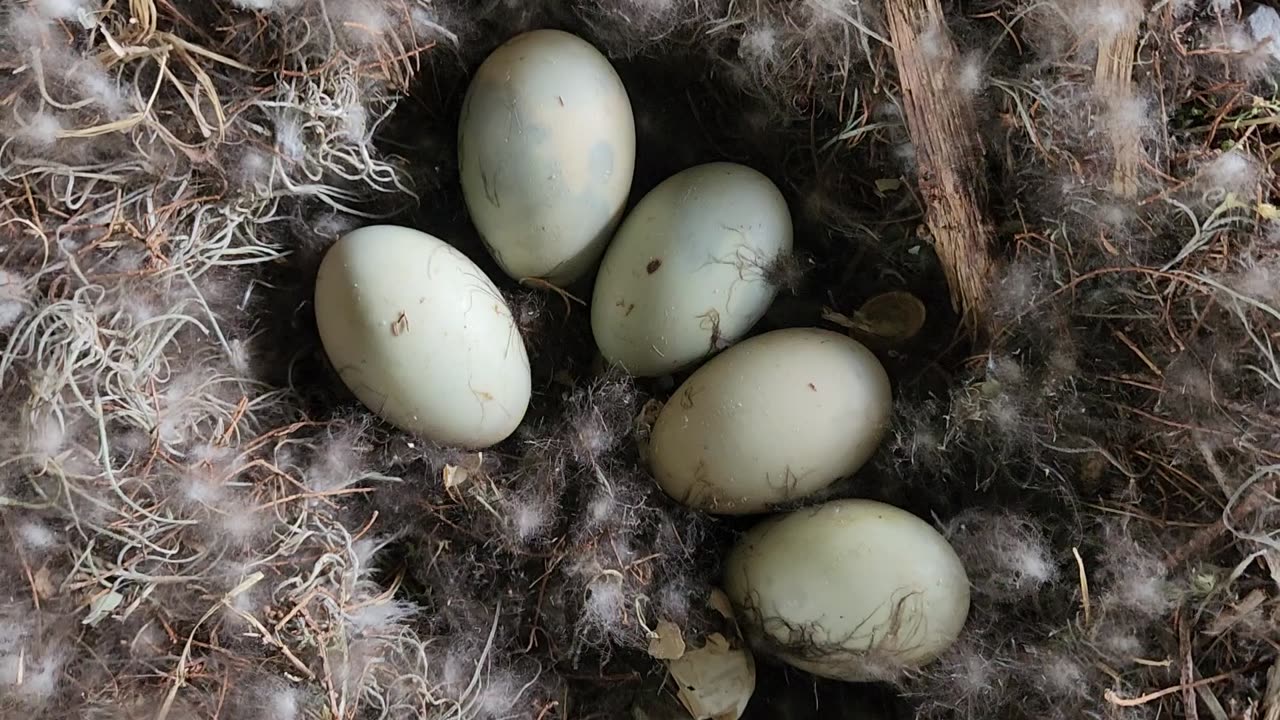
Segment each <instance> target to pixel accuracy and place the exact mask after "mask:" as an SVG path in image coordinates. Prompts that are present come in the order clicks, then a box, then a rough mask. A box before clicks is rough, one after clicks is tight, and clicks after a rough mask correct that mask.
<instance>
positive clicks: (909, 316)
mask: <svg viewBox="0 0 1280 720" xmlns="http://www.w3.org/2000/svg"><path fill="white" fill-rule="evenodd" d="M925 319H926V313H925V307H924V303H923V302H920V299H919V298H917V297H916V296H915V295H912V294H911V293H909V292H902V291H898V290H895V291H892V292H887V293H881V294H879V295H876V296H875V297H873V298H871V299H870V300H868V301H866V302H865V303H863V304H862V307H860V308H858V312H856V313H854V316H853V321H854V322H855V323H857V324H858V326H859V328H860V329H862V330H864V331H865V332H869V333H871V334H872V335H875V336H876V337H879V338H881V339H883V340H885V341H886V342H890V343H901V342H906V341H907V340H910V339H911V338H913V337H915V336H916V333H918V332H920V329H921V328H923V327H924V322H925Z"/></svg>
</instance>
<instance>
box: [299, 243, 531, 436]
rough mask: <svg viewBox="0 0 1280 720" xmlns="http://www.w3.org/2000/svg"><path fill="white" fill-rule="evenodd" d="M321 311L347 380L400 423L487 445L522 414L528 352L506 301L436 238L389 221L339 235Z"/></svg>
mask: <svg viewBox="0 0 1280 720" xmlns="http://www.w3.org/2000/svg"><path fill="white" fill-rule="evenodd" d="M315 314H316V326H317V328H318V330H319V332H320V341H321V344H322V345H323V347H324V351H325V354H326V356H327V357H328V358H329V361H330V363H331V364H332V365H333V367H334V369H335V370H336V371H337V373H338V376H339V377H340V378H341V379H342V382H343V383H344V384H345V385H346V386H347V387H348V388H349V389H350V390H351V392H352V394H354V395H355V396H356V398H357V399H358V400H360V402H361V403H363V404H364V405H365V406H366V407H368V408H369V409H370V410H372V411H373V412H374V413H376V414H378V415H379V416H381V417H382V418H383V419H385V420H386V421H388V422H390V423H391V424H393V425H396V426H398V427H400V428H402V429H404V430H407V431H409V432H413V433H416V434H419V435H421V436H423V437H425V438H427V439H430V440H433V441H435V442H439V443H443V444H446V445H454V446H462V447H467V448H482V447H487V446H489V445H492V444H494V443H497V442H499V441H501V440H503V439H504V438H506V437H507V436H508V435H510V434H511V433H512V432H513V431H514V430H515V428H516V427H517V426H518V425H519V424H520V421H521V420H522V419H523V417H524V414H525V411H526V409H527V408H528V405H529V398H530V394H531V387H532V383H531V379H530V373H529V358H528V355H527V354H526V350H525V345H524V339H523V338H522V337H521V335H520V331H519V329H518V328H517V327H516V324H515V321H514V319H513V318H512V315H511V310H510V308H509V307H508V306H507V304H506V301H505V300H504V299H503V297H502V294H501V293H500V292H499V291H498V288H497V287H496V286H494V284H493V283H492V282H491V281H490V279H489V278H488V276H486V275H485V273H484V271H483V270H481V269H480V268H479V267H477V266H476V264H475V263H474V262H472V261H471V259H470V258H468V257H467V256H466V255H464V254H462V253H461V252H460V251H458V250H457V249H455V248H454V247H453V246H452V245H450V244H448V243H446V242H444V241H443V240H440V239H439V238H437V237H434V236H432V235H429V234H427V233H424V232H420V231H418V230H414V229H412V228H407V227H399V226H393V225H371V226H368V227H363V228H360V229H358V230H355V231H352V232H350V233H348V234H346V235H344V236H343V237H341V238H340V239H339V240H338V241H337V242H336V243H334V244H333V245H332V246H331V247H330V248H329V249H328V250H327V251H326V252H325V255H324V258H323V260H321V263H320V269H319V272H318V273H317V276H316V289H315Z"/></svg>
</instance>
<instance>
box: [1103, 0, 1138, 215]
mask: <svg viewBox="0 0 1280 720" xmlns="http://www.w3.org/2000/svg"><path fill="white" fill-rule="evenodd" d="M1139 22H1140V18H1139V17H1138V16H1137V15H1134V16H1133V18H1132V19H1130V20H1128V21H1127V22H1126V24H1125V26H1124V28H1123V29H1121V30H1120V31H1119V32H1117V33H1115V34H1112V35H1109V36H1107V37H1105V38H1103V39H1102V40H1099V41H1098V62H1097V65H1096V67H1095V68H1094V76H1093V88H1094V91H1095V92H1096V93H1097V94H1098V96H1099V97H1101V98H1103V99H1104V100H1107V101H1110V102H1117V101H1123V100H1128V99H1130V98H1132V96H1133V60H1134V54H1135V52H1136V48H1137V44H1138V24H1139ZM1111 145H1112V148H1113V149H1114V151H1115V166H1114V167H1113V168H1112V170H1111V191H1112V192H1113V193H1115V194H1116V195H1118V196H1120V197H1122V198H1133V197H1136V196H1137V194H1138V165H1139V162H1140V161H1141V159H1142V153H1141V149H1142V148H1141V139H1140V138H1139V137H1138V136H1137V134H1136V132H1135V131H1134V129H1133V128H1130V127H1127V126H1126V125H1124V124H1123V123H1116V124H1115V127H1113V128H1112V129H1111Z"/></svg>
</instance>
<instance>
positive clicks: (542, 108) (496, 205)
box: [458, 30, 636, 285]
mask: <svg viewBox="0 0 1280 720" xmlns="http://www.w3.org/2000/svg"><path fill="white" fill-rule="evenodd" d="M635 154H636V137H635V119H634V117H633V116H632V112H631V101H630V99H629V98H628V96H627V91H626V88H625V87H624V86H623V84H622V80H621V79H620V78H619V77H618V74H617V72H616V71H615V70H614V69H613V66H612V65H610V64H609V61H608V59H606V58H605V57H604V55H602V54H600V52H599V51H598V50H596V49H595V48H594V47H593V46H592V45H591V44H589V43H587V42H586V41H585V40H582V39H580V38H578V37H576V36H574V35H570V34H569V33H565V32H561V31H559V30H535V31H532V32H528V33H524V34H522V35H518V36H516V37H515V38H512V39H511V40H509V41H507V42H506V43H505V44H503V45H502V46H500V47H498V49H496V50H494V51H493V53H492V54H491V55H489V57H488V58H486V59H485V61H484V62H483V63H482V64H481V65H480V67H479V69H478V70H476V73H475V77H474V78H472V80H471V85H470V87H469V88H468V89H467V94H466V97H465V98H464V100H463V105H462V115H461V118H460V120H459V125H458V164H459V171H460V173H461V182H462V193H463V198H464V200H465V201H466V205H467V209H468V211H469V213H470V215H471V220H472V222H474V223H475V226H476V230H477V231H479V233H480V236H481V238H482V239H483V240H484V242H485V245H486V247H487V248H488V249H489V252H490V253H491V254H492V255H493V257H494V259H495V260H497V262H498V264H499V265H500V266H502V269H503V271H505V272H506V273H507V274H508V275H510V276H512V277H514V278H516V279H522V278H541V279H544V280H547V281H549V282H552V283H555V284H557V285H566V284H569V283H571V282H573V281H574V280H576V279H577V278H579V277H582V276H583V275H585V274H586V273H587V272H588V271H589V270H590V269H591V268H592V267H593V266H594V265H595V263H596V261H597V260H599V259H600V254H601V253H602V252H604V248H605V245H606V244H607V243H608V241H609V238H610V237H611V236H612V234H613V231H614V230H615V229H616V228H617V225H618V222H619V221H620V220H621V219H622V213H623V209H624V206H625V205H626V202H627V195H628V193H630V191H631V179H632V174H633V172H634V170H635Z"/></svg>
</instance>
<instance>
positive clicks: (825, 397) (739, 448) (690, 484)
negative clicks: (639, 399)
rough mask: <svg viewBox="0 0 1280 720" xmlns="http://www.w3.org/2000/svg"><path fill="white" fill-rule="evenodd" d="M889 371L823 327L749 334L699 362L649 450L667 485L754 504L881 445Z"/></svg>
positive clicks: (819, 478) (688, 498) (808, 483)
mask: <svg viewBox="0 0 1280 720" xmlns="http://www.w3.org/2000/svg"><path fill="white" fill-rule="evenodd" d="M891 406H892V394H891V390H890V385H889V377H888V375H887V374H886V373H885V370H884V367H883V366H882V365H881V364H880V361H879V360H877V359H876V356H875V355H874V354H873V353H872V352H871V351H870V350H868V349H867V348H866V347H864V346H863V345H862V344H860V343H858V342H857V341H855V340H853V339H851V338H849V337H847V336H845V335H841V334H839V333H834V332H831V331H828V330H820V329H817V328H791V329H784V330H773V331H770V332H767V333H763V334H761V335H757V336H755V337H751V338H748V339H746V340H743V341H742V342H740V343H738V344H737V345H734V346H732V347H730V348H729V349H727V350H725V351H724V352H722V353H720V354H719V355H716V356H715V357H713V358H712V359H711V360H709V361H707V363H706V364H705V365H703V366H702V367H700V368H698V369H697V370H696V371H694V373H693V374H692V375H690V376H689V378H688V379H687V380H685V382H684V383H683V384H682V385H681V386H680V387H679V388H677V389H676V392H675V393H674V394H673V395H672V396H671V398H670V399H668V400H667V402H666V404H665V405H664V406H663V408H662V410H661V411H660V412H659V413H658V418H657V420H656V421H655V422H654V425H653V431H652V434H651V436H650V439H649V453H650V460H651V465H652V468H653V473H654V476H655V477H656V478H657V481H658V484H659V485H661V486H662V489H663V490H664V491H666V492H667V494H668V495H670V496H671V497H673V498H675V499H676V500H678V501H680V502H682V503H684V504H685V505H688V506H690V507H693V508H696V509H699V510H704V511H707V512H712V513H720V514H745V513H756V512H762V511H765V510H767V509H768V508H769V507H770V506H771V505H774V504H777V503H781V502H786V501H792V500H797V499H799V498H803V497H805V496H808V495H811V494H812V493H814V492H816V491H818V490H820V489H822V488H824V487H826V486H827V485H830V484H831V483H832V482H834V481H835V480H837V479H839V478H841V477H844V476H847V475H850V474H852V473H853V472H855V471H856V470H857V469H858V468H859V467H861V466H862V465H863V464H864V463H865V462H866V461H867V460H868V459H869V458H870V457H871V455H872V454H873V453H874V452H875V450H876V448H877V447H878V445H879V443H880V440H881V438H882V437H883V435H884V432H885V430H886V428H887V426H888V422H889V414H890V410H891Z"/></svg>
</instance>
